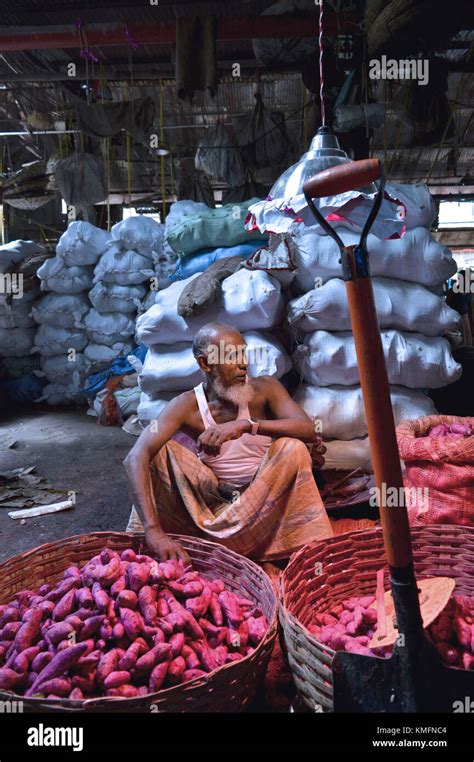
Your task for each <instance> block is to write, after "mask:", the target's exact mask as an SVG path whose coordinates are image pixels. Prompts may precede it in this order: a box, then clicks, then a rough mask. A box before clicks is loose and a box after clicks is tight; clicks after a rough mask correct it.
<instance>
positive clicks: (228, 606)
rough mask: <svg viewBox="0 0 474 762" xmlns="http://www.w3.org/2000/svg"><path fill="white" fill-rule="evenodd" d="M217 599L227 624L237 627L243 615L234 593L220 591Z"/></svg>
mask: <svg viewBox="0 0 474 762" xmlns="http://www.w3.org/2000/svg"><path fill="white" fill-rule="evenodd" d="M218 601H219V603H220V605H221V608H222V611H223V612H224V614H225V616H226V617H227V621H228V622H229V624H230V625H232V626H233V627H238V626H239V624H240V623H241V622H243V619H244V617H243V614H242V609H241V608H240V606H239V604H238V603H237V600H236V596H235V595H234V593H230V592H229V591H228V590H224V591H223V592H222V593H219V597H218Z"/></svg>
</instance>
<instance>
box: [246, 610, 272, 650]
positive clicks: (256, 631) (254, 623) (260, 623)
mask: <svg viewBox="0 0 474 762" xmlns="http://www.w3.org/2000/svg"><path fill="white" fill-rule="evenodd" d="M246 624H247V625H248V633H249V639H250V641H251V642H252V643H253V644H254V645H255V646H257V645H258V644H259V643H260V641H261V640H263V638H264V637H265V633H266V631H267V629H268V624H267V620H266V619H265V617H264V616H261V617H259V618H258V619H255V618H254V617H249V619H247V622H246Z"/></svg>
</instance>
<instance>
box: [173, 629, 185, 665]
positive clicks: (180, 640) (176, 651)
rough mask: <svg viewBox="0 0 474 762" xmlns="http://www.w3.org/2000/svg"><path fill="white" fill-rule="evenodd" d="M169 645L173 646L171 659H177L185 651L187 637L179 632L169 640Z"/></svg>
mask: <svg viewBox="0 0 474 762" xmlns="http://www.w3.org/2000/svg"><path fill="white" fill-rule="evenodd" d="M169 644H170V646H171V657H172V659H176V658H177V657H178V656H180V655H181V651H182V650H183V646H184V644H185V637H184V635H183V633H182V632H177V633H175V634H174V635H172V636H171V638H170V639H169Z"/></svg>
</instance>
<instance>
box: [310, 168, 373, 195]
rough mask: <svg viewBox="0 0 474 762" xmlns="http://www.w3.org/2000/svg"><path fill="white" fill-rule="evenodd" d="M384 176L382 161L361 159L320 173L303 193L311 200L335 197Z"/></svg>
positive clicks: (311, 178) (312, 178) (311, 180)
mask: <svg viewBox="0 0 474 762" xmlns="http://www.w3.org/2000/svg"><path fill="white" fill-rule="evenodd" d="M381 175H382V167H381V164H380V159H361V160H360V161H351V162H348V163H347V164H339V165H338V166H336V167H330V168H329V169H324V170H323V171H322V172H319V173H318V174H317V175H314V177H310V179H309V180H307V181H306V182H305V184H304V185H303V193H304V194H305V196H309V197H310V198H321V197H323V196H333V195H336V194H337V193H345V192H346V191H349V190H354V189H355V188H361V187H363V186H364V185H369V184H370V183H373V182H374V181H375V180H379V179H380V177H381Z"/></svg>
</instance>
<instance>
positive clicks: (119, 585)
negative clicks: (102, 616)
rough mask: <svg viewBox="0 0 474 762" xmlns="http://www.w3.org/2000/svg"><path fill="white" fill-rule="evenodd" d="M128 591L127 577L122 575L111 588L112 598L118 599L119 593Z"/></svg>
mask: <svg viewBox="0 0 474 762" xmlns="http://www.w3.org/2000/svg"><path fill="white" fill-rule="evenodd" d="M126 589H127V581H126V579H125V576H124V575H122V576H121V577H119V578H118V579H116V580H115V582H114V584H113V585H112V587H111V588H110V595H111V596H112V598H116V597H117V595H118V594H119V593H121V592H122V590H126Z"/></svg>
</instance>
